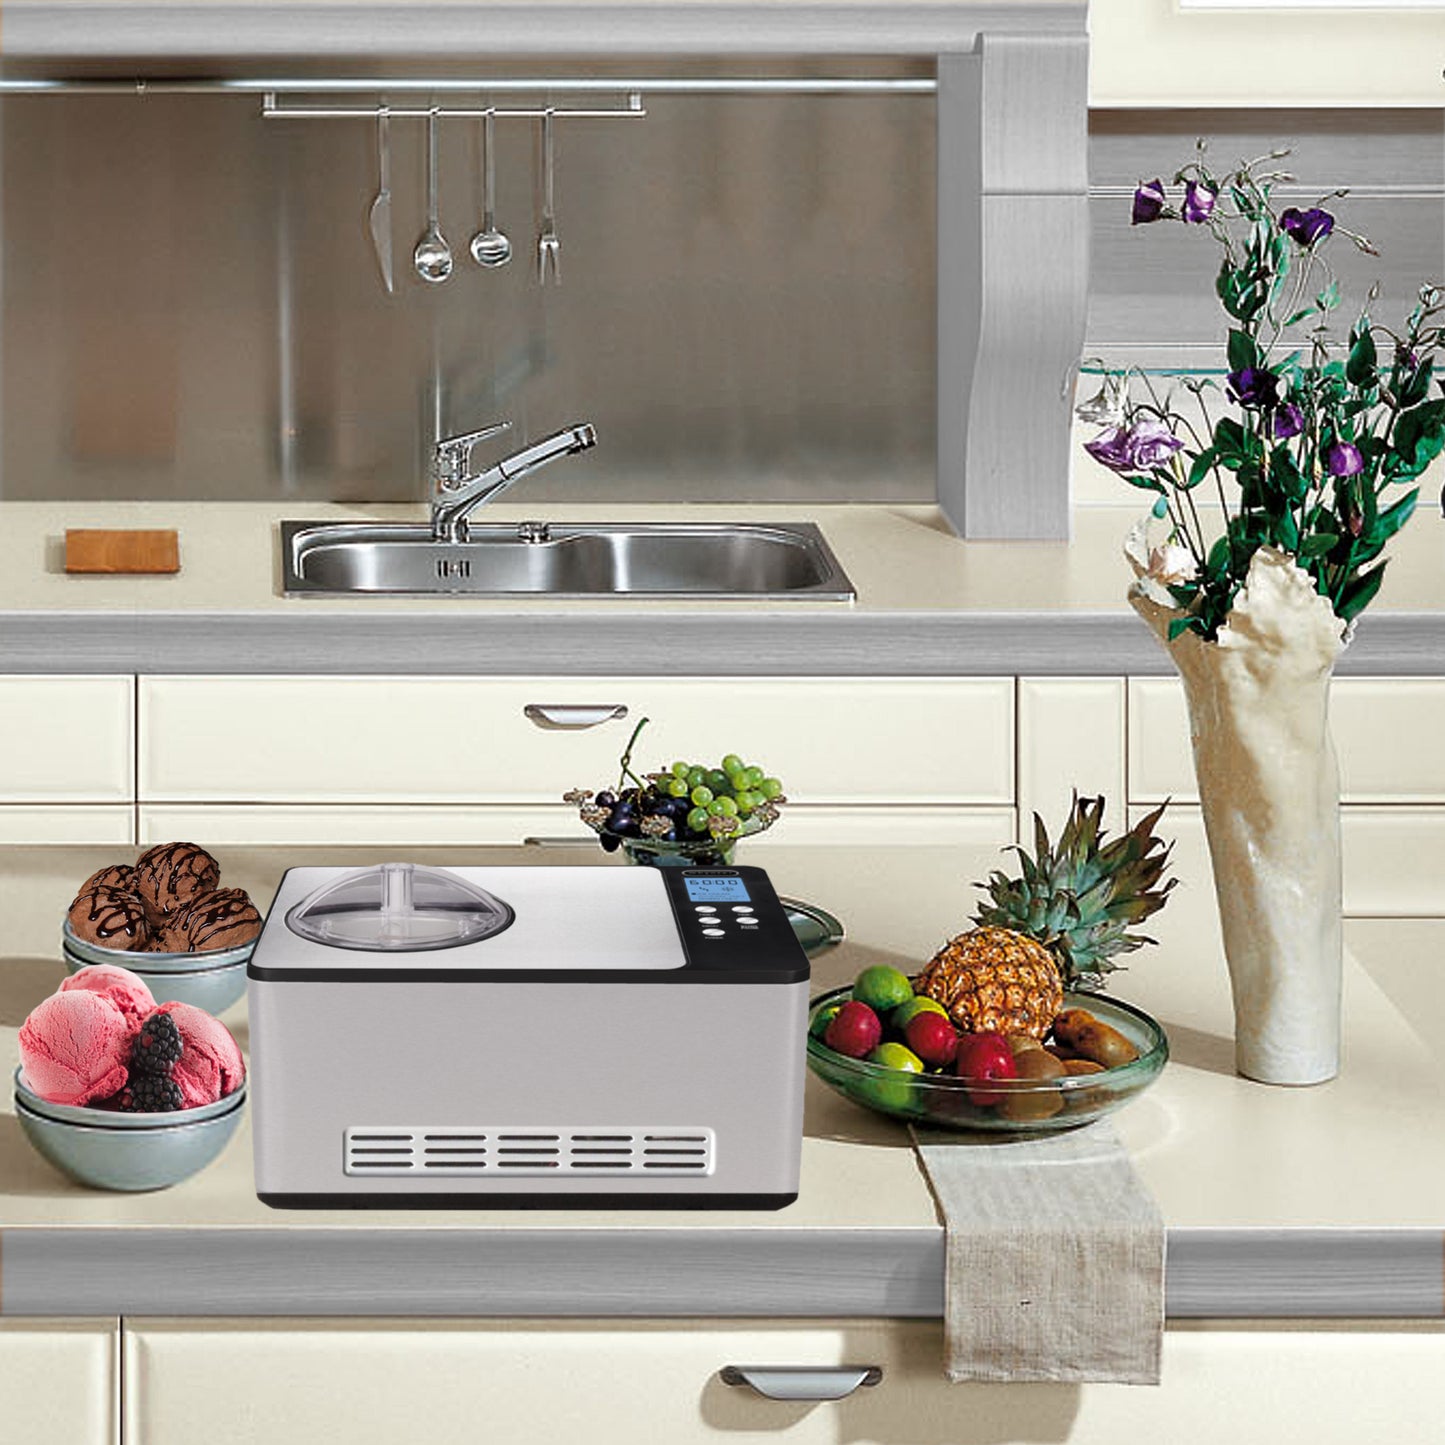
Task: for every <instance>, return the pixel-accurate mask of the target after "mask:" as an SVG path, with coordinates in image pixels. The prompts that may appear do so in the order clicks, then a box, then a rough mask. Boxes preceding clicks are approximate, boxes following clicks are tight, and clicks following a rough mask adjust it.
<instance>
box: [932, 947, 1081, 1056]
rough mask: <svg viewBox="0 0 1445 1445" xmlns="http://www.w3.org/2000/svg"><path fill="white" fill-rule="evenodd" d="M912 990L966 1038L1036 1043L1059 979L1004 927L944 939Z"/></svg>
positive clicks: (1051, 965) (1058, 999)
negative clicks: (1023, 1037)
mask: <svg viewBox="0 0 1445 1445" xmlns="http://www.w3.org/2000/svg"><path fill="white" fill-rule="evenodd" d="M913 987H914V990H915V992H917V993H921V994H924V995H926V996H927V997H928V998H932V999H937V1001H938V1002H939V1003H941V1004H942V1005H943V1006H944V1008H946V1009H947V1010H948V1016H949V1018H951V1019H952V1020H953V1022H954V1023H955V1024H956V1025H957V1026H958V1027H959V1028H961V1029H964V1030H965V1031H967V1032H969V1033H1000V1034H1032V1035H1033V1037H1034V1038H1036V1039H1041V1038H1043V1036H1044V1035H1045V1034H1046V1033H1047V1032H1048V1031H1049V1025H1050V1024H1052V1023H1053V1021H1054V1015H1055V1014H1056V1013H1058V1011H1059V1008H1060V1006H1061V1005H1062V1003H1063V1001H1064V985H1063V980H1062V979H1061V977H1060V976H1059V969H1058V965H1057V964H1055V962H1054V960H1053V958H1052V956H1051V955H1050V953H1049V951H1048V949H1046V948H1045V947H1044V946H1043V945H1042V944H1040V943H1036V942H1035V941H1034V940H1033V939H1032V938H1029V937H1028V936H1027V935H1025V934H1022V933H1015V932H1014V931H1013V930H1012V929H1008V928H973V929H970V930H969V931H968V932H967V933H960V934H959V935H958V937H957V938H951V939H949V941H948V942H947V943H945V944H944V945H943V947H942V948H940V949H939V950H938V952H937V953H935V954H934V955H933V957H932V958H931V959H929V961H928V964H927V965H926V966H925V968H924V970H923V972H922V973H921V974H919V976H918V978H917V979H916V980H915V981H914V985H913Z"/></svg>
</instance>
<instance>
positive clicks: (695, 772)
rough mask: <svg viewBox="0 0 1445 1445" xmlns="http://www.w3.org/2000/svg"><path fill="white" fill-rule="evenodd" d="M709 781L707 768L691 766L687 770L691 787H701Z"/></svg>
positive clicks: (688, 782) (688, 783)
mask: <svg viewBox="0 0 1445 1445" xmlns="http://www.w3.org/2000/svg"><path fill="white" fill-rule="evenodd" d="M706 781H707V769H706V768H699V767H696V766H694V767H691V768H689V769H688V770H687V785H688V787H689V788H700V787H701V786H702V785H703V784H704V783H705V782H706Z"/></svg>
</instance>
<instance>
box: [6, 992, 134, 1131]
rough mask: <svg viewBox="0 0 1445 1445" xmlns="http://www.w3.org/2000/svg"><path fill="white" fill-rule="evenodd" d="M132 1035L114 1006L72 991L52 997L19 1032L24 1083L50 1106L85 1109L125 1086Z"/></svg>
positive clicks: (95, 995) (93, 995)
mask: <svg viewBox="0 0 1445 1445" xmlns="http://www.w3.org/2000/svg"><path fill="white" fill-rule="evenodd" d="M131 1033H132V1029H131V1026H130V1024H129V1023H128V1022H127V1021H126V1017H125V1015H124V1014H123V1013H122V1012H121V1011H120V1008H119V1006H118V1005H117V1004H115V1003H112V1002H111V1000H110V999H108V998H106V997H105V996H104V995H103V994H99V993H93V992H92V991H91V990H89V989H83V988H76V989H70V990H68V991H67V992H64V993H54V994H51V996H50V997H49V998H47V999H45V1000H43V1001H42V1002H41V1003H38V1004H37V1005H36V1006H35V1007H34V1008H33V1009H32V1010H31V1011H30V1017H29V1018H27V1019H26V1020H25V1022H24V1023H23V1024H22V1025H21V1028H20V1062H21V1064H22V1065H23V1066H24V1069H25V1082H26V1083H27V1084H28V1085H29V1086H30V1088H31V1089H33V1090H34V1092H35V1093H37V1094H39V1095H40V1097H41V1098H42V1099H49V1100H50V1102H51V1103H52V1104H89V1103H90V1102H91V1101H92V1100H93V1099H107V1098H109V1097H110V1096H111V1095H112V1094H114V1093H116V1092H118V1091H119V1090H120V1089H121V1088H123V1087H124V1086H125V1082H126V1079H127V1078H128V1077H129V1071H128V1070H127V1068H126V1060H127V1059H128V1057H129V1055H130V1040H131Z"/></svg>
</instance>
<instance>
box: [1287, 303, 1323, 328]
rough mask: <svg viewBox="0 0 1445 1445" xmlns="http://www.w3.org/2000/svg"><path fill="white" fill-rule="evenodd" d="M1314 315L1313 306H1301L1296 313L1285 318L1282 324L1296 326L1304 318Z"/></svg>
mask: <svg viewBox="0 0 1445 1445" xmlns="http://www.w3.org/2000/svg"><path fill="white" fill-rule="evenodd" d="M1314 314H1315V308H1314V307H1313V306H1301V307H1300V309H1299V310H1298V311H1296V312H1294V313H1293V314H1292V315H1290V316H1286V317H1285V319H1284V324H1285V325H1286V326H1297V325H1298V324H1299V323H1300V322H1301V321H1303V320H1304V319H1305V317H1306V316H1313V315H1314Z"/></svg>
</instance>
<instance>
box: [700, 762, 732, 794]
mask: <svg viewBox="0 0 1445 1445" xmlns="http://www.w3.org/2000/svg"><path fill="white" fill-rule="evenodd" d="M706 782H707V785H708V787H710V788H711V789H712V790H713V792H714V793H721V792H722V791H723V790H724V789H728V791H731V788H730V787H729V784H728V775H727V774H726V773H725V772H723V770H722V769H721V768H709V769H708V770H707V778H706Z"/></svg>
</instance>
